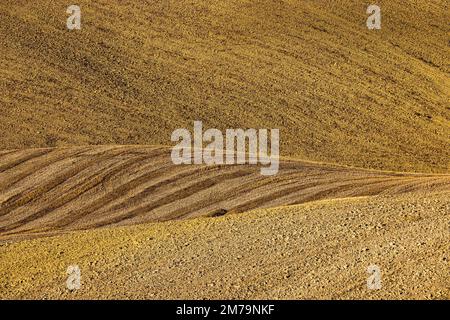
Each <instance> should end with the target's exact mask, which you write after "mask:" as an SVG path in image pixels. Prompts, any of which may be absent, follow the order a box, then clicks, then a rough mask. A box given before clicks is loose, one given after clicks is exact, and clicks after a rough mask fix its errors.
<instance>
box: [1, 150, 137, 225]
mask: <svg viewBox="0 0 450 320" xmlns="http://www.w3.org/2000/svg"><path fill="white" fill-rule="evenodd" d="M136 161H139V160H136V159H134V158H132V159H130V160H128V161H127V162H125V163H124V164H121V165H119V168H114V169H113V172H111V171H110V168H104V169H102V170H101V171H100V172H99V173H96V174H94V175H93V176H92V177H89V179H84V180H82V181H81V183H79V184H78V185H77V186H75V187H73V188H71V191H68V192H66V193H63V194H62V195H61V196H59V197H58V198H56V199H53V200H52V202H51V204H50V206H47V207H45V208H42V209H40V210H39V211H37V212H35V213H32V214H29V215H28V216H26V217H25V218H23V219H21V220H19V221H16V222H14V223H12V224H10V225H6V226H4V227H0V232H7V231H11V230H14V229H16V228H19V227H21V226H24V225H26V224H27V223H29V222H35V221H36V220H38V219H40V218H42V217H44V216H45V215H47V214H48V213H50V212H52V211H54V210H56V209H57V208H59V207H62V206H63V205H65V204H66V203H68V202H69V201H71V200H73V199H75V198H77V197H79V196H80V194H82V193H84V192H86V191H87V190H89V189H91V188H94V187H95V186H97V185H99V184H101V183H102V181H103V179H104V178H105V177H107V176H108V175H110V174H114V172H115V171H121V170H123V169H124V168H126V167H127V166H128V165H129V164H132V163H133V162H136ZM59 185H60V183H58V184H57V185H56V186H59Z"/></svg>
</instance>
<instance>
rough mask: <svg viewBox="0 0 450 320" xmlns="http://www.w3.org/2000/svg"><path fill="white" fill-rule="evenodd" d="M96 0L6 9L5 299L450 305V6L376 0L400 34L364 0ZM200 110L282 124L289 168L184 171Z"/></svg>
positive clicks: (2, 148)
mask: <svg viewBox="0 0 450 320" xmlns="http://www.w3.org/2000/svg"><path fill="white" fill-rule="evenodd" d="M77 4H78V5H80V6H81V10H82V28H81V30H74V31H69V30H67V29H66V19H67V17H68V14H67V13H66V9H67V6H68V5H69V4H68V3H66V2H64V1H58V0H57V1H54V0H34V1H26V0H1V2H0V299H11V298H39V299H41V298H64V299H81V298H94V299H98V298H112V299H117V298H138V299H149V298H150V299H151V298H155V299H168V298H173V299H182V298H185V299H214V298H220V299H224V298H225V299H235V298H236V299H249V298H252V299H258V298H264V299H265V298H268V299H285V298H288V299H299V298H333V299H337V298H340V299H342V298H344V299H345V298H352V299H354V298H370V299H372V298H374V299H379V298H383V299H393V298H395V299H402V298H403V299H416V298H425V299H450V282H449V281H450V280H449V279H450V268H449V260H448V259H449V252H450V247H449V243H450V233H449V221H450V200H449V199H450V161H449V160H450V148H449V146H450V105H449V101H450V89H449V88H450V77H449V73H450V69H449V64H448V62H449V58H450V57H449V50H448V49H449V48H448V21H449V18H450V10H449V7H448V1H445V0H430V1H414V2H412V1H411V2H405V1H400V0H389V1H388V0H382V1H378V3H377V4H379V5H380V6H381V9H382V29H381V30H368V29H367V27H366V19H367V16H368V15H367V14H366V9H367V5H368V4H367V3H366V2H364V1H354V0H337V1H325V0H314V1H312V0H303V1H301V0H299V1H295V0H276V1H274V0H258V1H250V0H226V1H225V0H208V1H202V0H152V1H148V0H141V1H122V0H96V1H88V0H79V1H77ZM195 120H201V121H202V122H203V125H204V129H205V130H206V129H208V128H217V129H220V130H222V131H223V130H225V129H227V128H243V129H245V128H255V129H258V128H266V129H272V128H279V129H280V147H281V150H280V151H281V156H282V157H281V162H280V170H279V173H278V174H277V175H274V176H262V175H261V174H260V167H259V166H254V165H233V166H231V165H222V166H218V165H216V166H206V165H180V166H176V165H174V164H173V162H172V160H171V158H170V147H169V146H170V145H171V144H172V142H171V140H170V137H171V134H172V132H173V131H174V130H176V129H178V128H186V129H188V130H190V131H191V130H192V127H193V123H194V121H195ZM374 264H375V265H377V266H379V267H380V269H381V272H382V288H381V289H380V290H368V288H367V286H366V280H367V277H368V276H369V275H368V274H367V267H369V266H370V265H374ZM70 265H79V267H80V269H81V273H82V287H81V289H80V290H77V291H70V290H69V289H67V288H66V279H67V276H68V275H67V274H66V270H67V267H68V266H70Z"/></svg>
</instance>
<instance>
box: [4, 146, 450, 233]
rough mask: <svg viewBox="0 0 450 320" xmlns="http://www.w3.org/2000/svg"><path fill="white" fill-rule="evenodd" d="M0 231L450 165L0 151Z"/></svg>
mask: <svg viewBox="0 0 450 320" xmlns="http://www.w3.org/2000/svg"><path fill="white" fill-rule="evenodd" d="M0 163H1V166H0V181H1V183H0V241H1V240H2V239H11V238H20V239H21V238H24V237H25V238H26V237H29V236H33V235H39V234H41V235H42V234H47V233H50V234H52V233H55V232H61V231H67V230H77V229H92V228H98V227H103V226H116V225H123V224H137V223H144V222H151V221H165V220H172V219H184V218H192V217H198V216H207V215H215V213H217V212H218V214H220V210H224V212H223V213H242V212H245V211H249V210H252V209H255V208H268V207H277V206H285V205H295V204H300V203H304V202H310V201H315V200H321V199H333V198H342V197H359V196H373V195H380V194H383V195H398V194H402V193H406V192H412V191H421V192H434V191H439V190H441V191H443V190H445V191H450V176H449V175H438V174H434V175H430V174H428V175H427V174H407V173H395V172H379V171H370V170H363V169H356V168H346V167H339V166H332V165H326V164H319V163H310V162H300V161H292V160H291V161H289V160H282V161H281V163H280V170H279V172H278V174H277V175H275V176H262V175H261V173H260V168H259V167H258V166H254V165H245V166H242V165H235V166H229V165H223V166H206V165H199V166H198V165H181V166H177V165H174V164H173V163H172V160H171V158H170V149H169V148H165V147H136V146H103V147H74V148H56V149H28V150H24V151H22V150H16V151H10V152H4V153H0Z"/></svg>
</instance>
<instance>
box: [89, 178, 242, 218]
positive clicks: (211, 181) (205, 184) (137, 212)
mask: <svg viewBox="0 0 450 320" xmlns="http://www.w3.org/2000/svg"><path fill="white" fill-rule="evenodd" d="M247 174H248V171H247V170H239V171H236V172H231V173H225V174H221V175H218V176H217V177H215V178H208V179H205V180H202V181H199V182H194V183H193V184H192V185H190V186H187V187H185V188H183V189H181V190H177V191H176V192H174V193H172V194H169V195H167V196H165V197H163V198H160V199H158V200H156V201H155V202H153V203H150V204H148V205H146V206H143V207H140V208H136V209H134V210H132V211H130V212H127V213H125V214H121V215H118V216H117V217H113V218H110V219H106V220H104V221H101V222H98V223H96V224H95V227H102V226H105V225H114V224H117V223H119V222H122V223H123V222H125V221H126V220H130V219H132V218H136V217H138V216H142V215H143V214H148V213H150V212H151V211H152V210H154V209H156V208H158V207H161V206H163V205H165V204H168V203H171V202H174V201H182V200H184V199H185V198H187V197H189V196H190V195H192V194H195V193H197V192H199V191H200V190H204V189H205V188H210V187H212V186H214V185H215V184H216V183H217V181H216V180H217V179H224V180H228V179H234V178H237V177H242V176H245V175H247ZM172 219H173V217H172ZM167 220H171V218H170V217H166V216H159V217H155V221H167ZM147 221H148V220H147ZM93 227H94V226H93Z"/></svg>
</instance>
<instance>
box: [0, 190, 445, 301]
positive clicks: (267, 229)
mask: <svg viewBox="0 0 450 320" xmlns="http://www.w3.org/2000/svg"><path fill="white" fill-rule="evenodd" d="M447 196H448V194H444V193H425V194H424V193H412V194H411V193H409V194H405V195H399V196H377V197H366V198H358V199H342V200H326V201H318V202H314V203H309V204H303V205H297V206H292V207H282V208H276V209H268V210H257V211H255V212H249V213H246V214H245V215H229V216H225V217H218V218H197V219H191V220H186V221H170V222H161V223H156V224H146V225H139V226H126V227H117V228H105V229H97V230H89V231H77V232H74V233H70V234H66V235H61V236H57V237H51V238H39V239H34V240H25V241H21V242H18V243H13V244H2V245H0V298H39V299H42V298H57V299H61V298H62V299H81V298H94V299H98V298H107V299H119V298H134V299H145V298H147V299H164V298H165V299H168V298H172V299H214V298H216V299H235V298H236V299H250V298H251V299H286V298H287V299H299V298H308V299H311V298H319V299H327V298H332V299H349V298H359V299H361V298H365V299H380V298H383V299H420V298H421V299H449V298H450V269H449V268H448V264H449V258H450V257H449V252H450V248H449V243H450V241H449V240H450V239H449V238H450V236H449V233H448V222H449V219H450V216H449V215H450V203H449V201H448V197H447ZM69 265H78V266H79V268H80V271H81V288H80V289H79V290H76V291H72V292H71V291H69V290H67V288H66V280H67V278H68V275H67V274H66V270H67V268H68V266H69ZM371 265H377V266H378V267H379V268H380V271H381V286H382V287H381V289H380V290H369V289H368V288H367V284H366V283H367V278H368V277H369V276H370V274H368V273H367V268H368V267H369V266H371Z"/></svg>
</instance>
